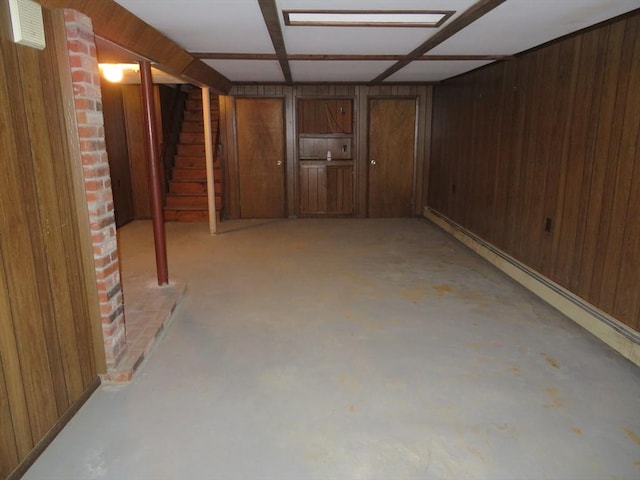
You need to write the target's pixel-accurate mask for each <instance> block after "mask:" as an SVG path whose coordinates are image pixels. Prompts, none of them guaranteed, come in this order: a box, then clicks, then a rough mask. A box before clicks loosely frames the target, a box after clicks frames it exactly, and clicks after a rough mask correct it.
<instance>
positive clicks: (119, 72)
mask: <svg viewBox="0 0 640 480" xmlns="http://www.w3.org/2000/svg"><path fill="white" fill-rule="evenodd" d="M98 67H99V68H100V71H101V72H102V76H103V77H104V78H105V80H108V81H109V82H112V83H118V82H121V81H122V79H123V78H124V72H125V70H129V71H131V72H138V71H139V70H140V66H139V65H138V64H137V63H100V64H98Z"/></svg>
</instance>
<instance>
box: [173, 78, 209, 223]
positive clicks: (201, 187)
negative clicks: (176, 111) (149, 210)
mask: <svg viewBox="0 0 640 480" xmlns="http://www.w3.org/2000/svg"><path fill="white" fill-rule="evenodd" d="M219 114H220V111H219V107H218V96H217V95H211V129H212V134H213V141H214V149H215V147H216V145H215V143H216V141H217V140H216V139H217V137H218V135H217V132H218V128H219V122H218V118H219ZM214 179H215V190H216V217H217V219H218V220H220V211H221V209H222V171H221V168H220V158H219V156H218V152H217V149H215V151H214ZM164 218H165V220H166V221H177V222H206V221H208V220H209V212H208V202H207V169H206V157H205V150H204V122H203V120H202V91H201V90H200V89H198V88H193V89H191V90H189V93H188V97H187V102H186V106H185V111H184V116H183V119H182V127H181V130H180V142H179V143H178V149H177V155H176V156H175V164H174V167H173V170H172V172H171V180H170V181H169V192H168V193H167V194H166V196H165V207H164Z"/></svg>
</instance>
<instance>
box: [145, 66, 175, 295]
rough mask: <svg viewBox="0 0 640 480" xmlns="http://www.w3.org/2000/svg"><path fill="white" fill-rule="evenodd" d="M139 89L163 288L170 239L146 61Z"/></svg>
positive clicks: (160, 281)
mask: <svg viewBox="0 0 640 480" xmlns="http://www.w3.org/2000/svg"><path fill="white" fill-rule="evenodd" d="M140 89H141V93H142V114H143V118H144V123H145V125H144V134H145V135H144V136H145V140H146V142H147V160H148V162H149V169H148V170H149V191H150V193H151V219H152V222H153V241H154V244H155V249H156V271H157V274H158V285H160V286H162V285H167V284H168V283H169V268H168V266H167V239H166V234H165V230H164V217H163V212H162V181H161V176H160V159H159V155H158V136H157V132H156V115H155V113H156V109H155V105H154V96H153V78H152V77H151V64H150V63H149V62H148V61H146V60H143V61H142V62H140Z"/></svg>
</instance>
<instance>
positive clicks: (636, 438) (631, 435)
mask: <svg viewBox="0 0 640 480" xmlns="http://www.w3.org/2000/svg"><path fill="white" fill-rule="evenodd" d="M622 430H624V433H626V434H627V436H628V437H629V438H630V439H631V440H633V441H634V442H635V443H637V444H638V445H640V435H638V434H637V433H636V432H634V431H633V430H631V429H629V428H623V429H622Z"/></svg>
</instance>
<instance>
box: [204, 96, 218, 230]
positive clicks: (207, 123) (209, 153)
mask: <svg viewBox="0 0 640 480" xmlns="http://www.w3.org/2000/svg"><path fill="white" fill-rule="evenodd" d="M202 119H203V121H204V151H205V155H206V159H207V196H208V201H209V232H210V233H211V235H215V234H216V231H217V227H218V226H217V223H216V184H215V176H214V170H213V151H214V150H213V135H212V134H211V96H210V95H209V87H203V88H202Z"/></svg>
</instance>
